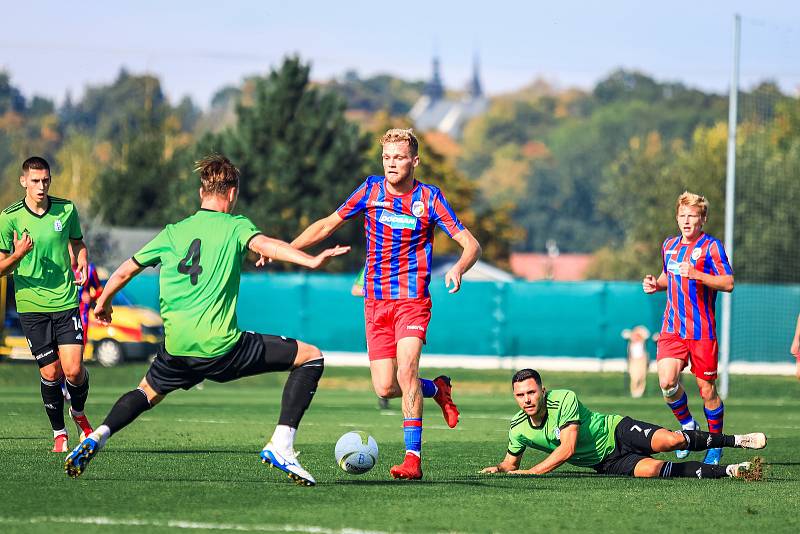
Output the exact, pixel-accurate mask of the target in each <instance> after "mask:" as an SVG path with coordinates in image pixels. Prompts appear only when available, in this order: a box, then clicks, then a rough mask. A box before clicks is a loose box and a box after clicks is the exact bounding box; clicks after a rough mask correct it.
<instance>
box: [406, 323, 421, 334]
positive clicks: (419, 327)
mask: <svg viewBox="0 0 800 534" xmlns="http://www.w3.org/2000/svg"><path fill="white" fill-rule="evenodd" d="M406 330H419V331H420V332H424V331H425V327H423V326H419V325H416V324H410V325H408V326H406Z"/></svg>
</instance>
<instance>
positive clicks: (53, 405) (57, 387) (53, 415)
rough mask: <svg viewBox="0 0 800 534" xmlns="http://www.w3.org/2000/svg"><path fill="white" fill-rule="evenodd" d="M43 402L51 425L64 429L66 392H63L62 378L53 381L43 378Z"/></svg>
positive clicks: (54, 427) (57, 428)
mask: <svg viewBox="0 0 800 534" xmlns="http://www.w3.org/2000/svg"><path fill="white" fill-rule="evenodd" d="M41 385H42V402H44V411H45V412H47V418H48V419H50V426H51V427H53V430H64V394H63V393H61V380H57V381H54V382H51V381H50V380H45V379H44V378H42V382H41Z"/></svg>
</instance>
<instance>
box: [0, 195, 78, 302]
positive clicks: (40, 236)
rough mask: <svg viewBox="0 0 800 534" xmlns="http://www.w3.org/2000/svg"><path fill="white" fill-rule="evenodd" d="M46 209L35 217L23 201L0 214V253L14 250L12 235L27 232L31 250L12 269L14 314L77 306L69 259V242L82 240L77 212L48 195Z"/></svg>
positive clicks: (73, 207)
mask: <svg viewBox="0 0 800 534" xmlns="http://www.w3.org/2000/svg"><path fill="white" fill-rule="evenodd" d="M47 199H48V207H47V210H45V212H44V213H43V214H42V215H37V214H35V213H34V212H33V211H31V209H30V208H29V207H28V205H27V204H26V203H25V200H24V199H23V200H20V201H19V202H15V203H14V204H11V205H10V206H9V207H7V208H6V209H4V210H3V212H2V213H0V251H2V252H5V253H6V254H10V253H11V252H13V249H14V232H17V237H18V238H19V237H21V236H22V234H23V233H25V232H27V233H28V235H30V236H31V241H33V249H31V251H30V252H28V254H26V255H25V257H24V258H22V261H20V262H19V265H18V266H17V268H16V269H15V270H14V296H15V297H16V300H17V311H18V312H21V313H29V312H49V313H53V312H61V311H66V310H69V309H72V308H75V307H77V306H78V288H77V286H76V285H75V275H74V274H73V272H72V261H71V260H70V257H69V240H70V239H83V233H82V232H81V222H80V220H79V219H78V210H76V209H75V205H74V204H73V203H72V202H70V201H69V200H64V199H63V198H56V197H51V196H48V197H47Z"/></svg>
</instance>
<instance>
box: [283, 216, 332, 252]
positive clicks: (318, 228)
mask: <svg viewBox="0 0 800 534" xmlns="http://www.w3.org/2000/svg"><path fill="white" fill-rule="evenodd" d="M342 224H344V219H342V218H341V217H339V214H338V213H335V212H334V213H332V214H330V215H328V216H327V217H325V218H324V219H320V220H318V221H315V222H313V223H311V225H309V227H308V228H306V229H305V230H303V232H302V233H301V234H300V235H299V236H297V237H296V238H295V239H294V241H292V243H291V246H292V247H294V248H296V249H298V250H304V249H306V248H308V247H312V246H314V245H316V244H317V243H319V242H321V241H324V240H325V239H327V238H328V237H330V236H331V235H332V234H333V232H335V231H336V230H337V229H338V228H339V227H340V226H341V225H342Z"/></svg>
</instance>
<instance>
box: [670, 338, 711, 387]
mask: <svg viewBox="0 0 800 534" xmlns="http://www.w3.org/2000/svg"><path fill="white" fill-rule="evenodd" d="M664 358H677V359H678V360H682V361H683V367H682V368H681V369H685V368H686V366H687V365H688V364H689V363H691V364H692V374H694V376H696V377H697V378H702V379H703V380H715V379H716V378H717V340H716V339H683V338H682V337H681V336H680V335H679V334H675V333H672V332H665V333H663V334H661V335H660V336H659V338H658V351H657V352H656V360H662V359H664Z"/></svg>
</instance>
